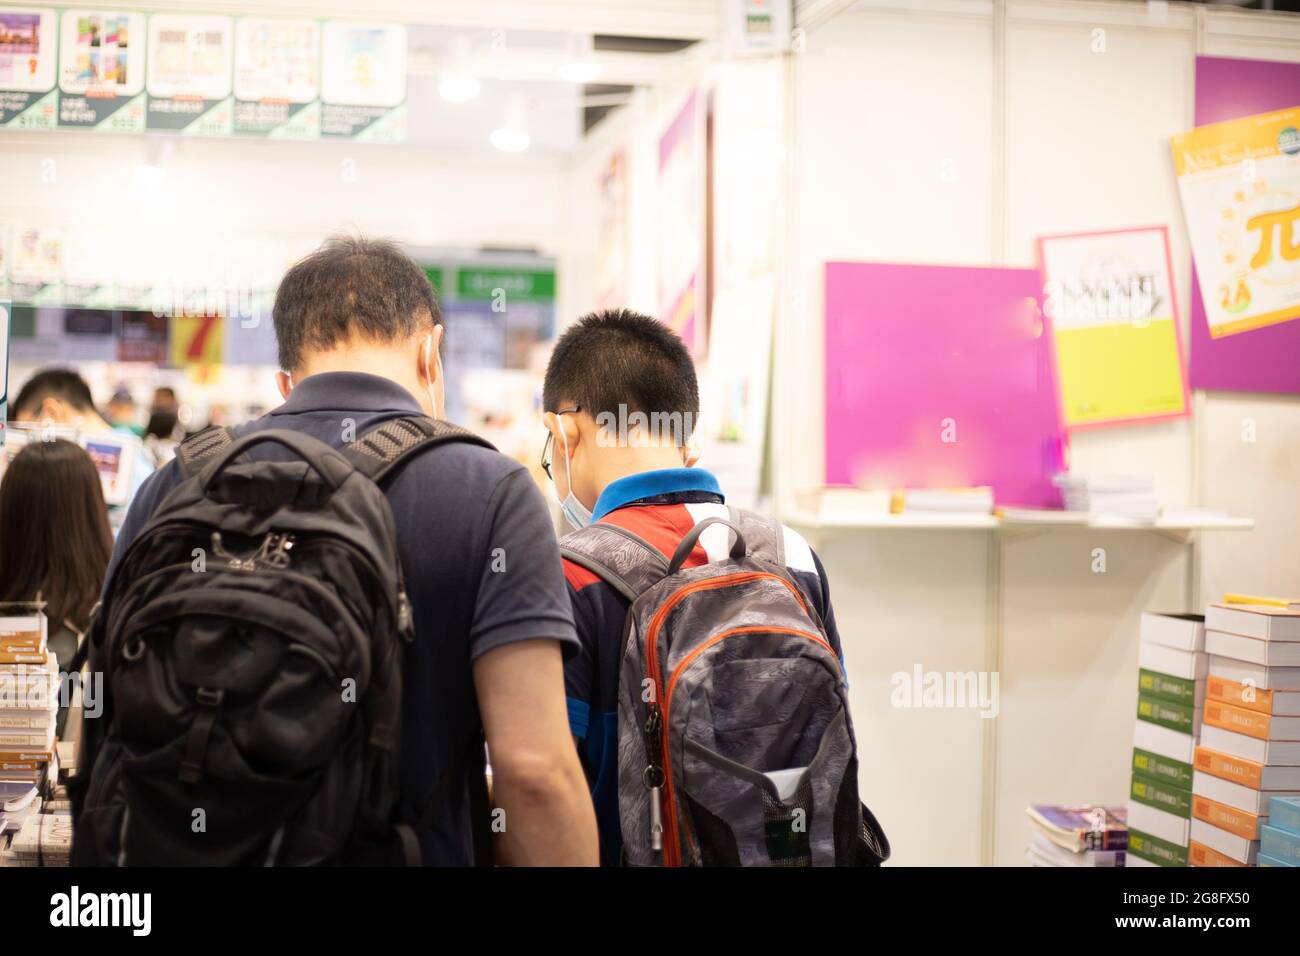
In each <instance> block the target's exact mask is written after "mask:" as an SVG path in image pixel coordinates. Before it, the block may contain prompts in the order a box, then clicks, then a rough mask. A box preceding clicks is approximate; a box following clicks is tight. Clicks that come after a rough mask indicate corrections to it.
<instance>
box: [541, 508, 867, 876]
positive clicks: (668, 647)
mask: <svg viewBox="0 0 1300 956" xmlns="http://www.w3.org/2000/svg"><path fill="white" fill-rule="evenodd" d="M714 524H720V525H723V526H725V527H726V528H727V529H729V531H730V549H729V552H728V556H727V558H726V560H723V561H716V562H710V563H708V564H704V565H701V566H698V567H691V568H684V567H683V565H684V564H685V562H686V560H687V558H688V557H689V555H690V554H691V551H692V549H693V548H694V547H695V545H696V543H697V542H698V541H699V538H700V535H701V534H702V533H703V532H704V531H705V530H706V529H707V528H708V527H709V526H711V525H714ZM783 543H784V537H783V531H782V528H781V526H780V524H778V523H776V522H774V521H771V520H769V519H767V518H764V517H761V516H759V515H756V514H752V513H750V512H746V511H741V510H739V509H735V508H731V509H729V519H724V518H721V517H710V518H706V519H704V520H703V521H701V522H699V523H698V524H697V525H695V527H694V528H693V529H692V530H691V531H690V533H688V534H687V535H686V537H685V538H683V539H682V541H681V544H680V545H679V546H678V548H677V550H676V552H675V553H674V554H673V556H672V558H671V559H670V560H665V558H664V555H663V554H662V553H660V552H659V551H658V550H657V549H656V548H654V547H653V546H651V545H650V544H649V543H648V542H646V541H644V540H643V539H641V538H640V537H638V536H637V535H635V534H633V533H632V532H629V531H627V530H626V529H624V528H620V527H617V526H614V525H611V524H601V523H597V524H593V525H590V526H588V527H586V528H583V529H582V530H581V531H577V532H574V533H573V534H570V535H567V536H566V537H565V538H564V539H563V541H562V542H561V549H560V550H561V553H562V554H563V555H564V557H565V558H567V559H568V560H570V561H572V562H573V563H575V564H577V565H579V566H581V567H585V568H587V569H588V570H590V571H592V572H593V573H595V574H597V575H599V576H600V577H601V578H602V579H604V580H605V581H606V582H608V583H609V584H610V585H611V586H612V587H614V588H616V589H617V590H618V591H619V592H620V593H622V594H623V595H624V596H625V597H626V598H627V599H628V600H629V601H630V602H631V606H630V607H629V609H628V613H627V618H626V623H625V625H624V640H623V654H622V661H621V665H620V671H619V692H618V803H619V818H620V822H621V827H622V832H623V855H624V857H623V858H624V862H625V863H626V864H628V865H632V866H878V865H880V864H881V863H882V862H883V861H884V860H885V859H887V858H888V856H889V842H888V840H887V839H886V838H885V835H884V832H883V831H882V830H881V829H880V826H879V824H878V823H877V822H876V819H875V817H874V816H872V814H871V811H869V810H868V809H867V808H866V806H865V805H864V804H863V803H862V802H861V801H860V800H859V798H858V759H857V744H856V741H855V738H854V734H853V724H852V721H851V720H850V718H849V706H848V691H847V684H846V682H845V678H844V673H843V670H842V665H841V662H840V659H839V655H838V654H836V652H835V650H834V649H833V648H832V646H831V644H830V642H829V641H828V640H827V637H826V631H825V628H824V627H823V625H822V621H821V619H820V617H819V615H818V613H817V610H816V608H814V607H813V606H812V605H811V604H810V603H809V601H808V599H807V597H806V596H805V594H804V593H803V591H802V590H801V589H800V587H799V586H798V584H797V583H796V582H795V581H794V580H793V578H792V577H791V575H790V572H789V571H788V569H787V568H786V565H785V557H784V554H783Z"/></svg>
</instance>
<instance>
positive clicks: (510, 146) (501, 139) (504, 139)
mask: <svg viewBox="0 0 1300 956" xmlns="http://www.w3.org/2000/svg"><path fill="white" fill-rule="evenodd" d="M532 141H533V140H532V137H531V136H529V135H528V134H527V133H525V132H524V131H523V130H521V129H516V128H512V127H509V126H502V127H500V128H499V129H494V130H493V131H492V145H493V146H495V147H496V148H497V149H499V150H501V152H503V153H522V152H523V151H524V150H526V149H527V148H528V147H529V146H530V145H531V144H532Z"/></svg>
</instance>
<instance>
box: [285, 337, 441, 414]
mask: <svg viewBox="0 0 1300 956" xmlns="http://www.w3.org/2000/svg"><path fill="white" fill-rule="evenodd" d="M325 372H363V373H365V374H367V375H377V376H379V377H380V378H386V379H388V380H389V381H390V382H394V383H396V384H398V385H400V386H401V387H402V388H404V389H406V391H408V392H410V393H411V395H412V396H413V397H415V398H416V401H419V396H420V395H423V394H424V391H425V389H424V385H423V384H421V382H420V381H419V379H418V378H417V377H416V375H415V372H414V369H413V368H411V367H410V363H409V362H404V361H403V360H402V356H400V355H398V354H395V353H394V352H393V350H391V349H386V348H382V347H369V346H348V347H340V348H335V349H332V350H331V351H329V352H317V353H315V354H313V355H312V356H311V358H310V360H308V361H305V362H303V365H302V367H301V368H300V369H299V370H298V371H297V372H296V373H294V376H293V384H294V385H298V384H299V383H300V382H302V380H303V379H305V378H309V377H311V376H312V375H320V374H323V373H325ZM404 373H406V374H404Z"/></svg>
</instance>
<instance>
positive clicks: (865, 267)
mask: <svg viewBox="0 0 1300 956" xmlns="http://www.w3.org/2000/svg"><path fill="white" fill-rule="evenodd" d="M1040 288H1041V282H1040V280H1039V276H1038V271H1037V270H1036V269H997V268H969V267H954V266H921V265H890V264H883V263H860V262H829V263H827V264H826V483H827V484H829V485H856V486H858V487H861V488H868V489H884V488H950V487H966V486H973V485H990V486H992V488H993V494H994V499H995V501H996V503H997V504H999V505H1015V506H1025V507H1046V508H1059V507H1060V506H1061V499H1060V495H1059V493H1058V491H1057V490H1056V488H1054V487H1053V485H1052V476H1053V475H1055V474H1057V473H1059V472H1061V471H1063V470H1064V467H1065V454H1066V442H1067V439H1066V433H1065V429H1064V427H1063V426H1062V422H1061V409H1060V402H1059V398H1058V391H1057V388H1056V374H1055V369H1054V366H1053V361H1052V352H1051V341H1050V336H1049V335H1047V334H1046V332H1045V330H1044V324H1043V321H1042V313H1041V306H1040V302H1039V294H1040Z"/></svg>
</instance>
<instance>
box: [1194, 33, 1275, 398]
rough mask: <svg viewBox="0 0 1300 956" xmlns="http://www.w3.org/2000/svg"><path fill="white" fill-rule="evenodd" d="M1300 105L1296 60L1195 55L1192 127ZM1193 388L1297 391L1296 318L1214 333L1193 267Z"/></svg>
mask: <svg viewBox="0 0 1300 956" xmlns="http://www.w3.org/2000/svg"><path fill="white" fill-rule="evenodd" d="M1297 105H1300V63H1279V62H1275V61H1272V60H1237V59H1230V58H1227V57H1217V56H1198V57H1197V58H1196V114H1195V121H1196V125H1197V126H1205V125H1207V124H1209V123H1218V122H1221V121H1223V120H1231V119H1238V118H1240V117H1242V116H1253V115H1255V114H1256V113H1267V112H1271V111H1273V110H1281V109H1287V108H1288V107H1292V106H1297ZM1191 317H1192V329H1191V332H1192V349H1191V352H1192V369H1191V380H1192V388H1201V389H1220V390H1223V391H1230V392H1280V393H1289V394H1300V322H1283V323H1281V324H1279V325H1270V326H1265V327H1263V328H1259V329H1252V330H1251V331H1249V332H1241V333H1239V334H1237V335H1227V336H1223V337H1221V338H1217V339H1216V338H1213V337H1212V336H1211V335H1210V327H1209V324H1208V323H1207V322H1206V318H1205V304H1204V302H1203V301H1202V300H1201V291H1200V286H1199V285H1198V284H1197V278H1196V268H1195V265H1193V267H1192V300H1191Z"/></svg>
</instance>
